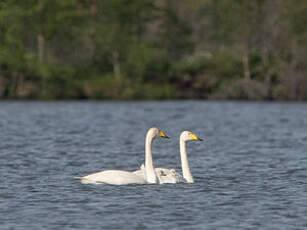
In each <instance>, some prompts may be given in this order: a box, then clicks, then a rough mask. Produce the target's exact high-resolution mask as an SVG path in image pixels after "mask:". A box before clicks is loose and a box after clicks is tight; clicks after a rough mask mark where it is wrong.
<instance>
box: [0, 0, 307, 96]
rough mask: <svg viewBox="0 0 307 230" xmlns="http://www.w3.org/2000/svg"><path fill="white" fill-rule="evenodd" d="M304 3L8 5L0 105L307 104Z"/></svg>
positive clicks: (162, 0) (2, 27)
mask: <svg viewBox="0 0 307 230" xmlns="http://www.w3.org/2000/svg"><path fill="white" fill-rule="evenodd" d="M306 25H307V1H306V0H296V1H293V0H253V1H244V0H231V1H230V0H195V1H190V0H183V1H178V0H158V1H154V0H102V1H99V0H53V1H51V0H27V1H18V0H3V1H1V2H0V98H1V99H43V100H53V99H119V100H135V99H136V100H143V99H145V100H147V99H248V100H249V99H250V100H307V26H306Z"/></svg>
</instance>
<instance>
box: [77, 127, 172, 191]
mask: <svg viewBox="0 0 307 230" xmlns="http://www.w3.org/2000/svg"><path fill="white" fill-rule="evenodd" d="M156 137H163V138H168V137H167V136H166V135H165V134H164V133H163V132H162V131H160V130H159V129H158V128H155V127H153V128H150V129H149V130H148V132H147V135H146V142H145V165H146V166H145V167H144V168H143V172H142V173H141V174H135V173H134V172H130V171H123V170H105V171H101V172H97V173H93V174H90V175H87V176H84V177H78V179H80V180H81V183H84V184H112V185H127V184H146V183H149V184H154V183H158V178H157V175H156V172H155V170H154V167H153V160H152V152H151V144H152V142H153V140H154V139H155V138H156Z"/></svg>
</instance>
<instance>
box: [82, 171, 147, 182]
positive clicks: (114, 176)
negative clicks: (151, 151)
mask: <svg viewBox="0 0 307 230" xmlns="http://www.w3.org/2000/svg"><path fill="white" fill-rule="evenodd" d="M80 179H81V182H82V183H84V184H112V185H127V184H146V180H145V178H144V177H142V176H139V175H137V174H134V173H132V172H128V171H122V170H105V171H102V172H97V173H93V174H90V175H87V176H84V177H81V178H80Z"/></svg>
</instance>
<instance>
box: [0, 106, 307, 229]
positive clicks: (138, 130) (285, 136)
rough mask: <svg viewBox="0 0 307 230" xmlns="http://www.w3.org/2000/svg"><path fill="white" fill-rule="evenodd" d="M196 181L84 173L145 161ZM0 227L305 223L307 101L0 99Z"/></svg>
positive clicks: (252, 226) (135, 165) (232, 226)
mask: <svg viewBox="0 0 307 230" xmlns="http://www.w3.org/2000/svg"><path fill="white" fill-rule="evenodd" d="M152 126H158V127H160V128H161V129H162V130H163V131H165V133H166V134H168V135H169V136H170V137H171V139H169V140H162V139H161V140H155V142H154V144H153V157H154V164H155V165H156V166H168V167H173V168H175V169H176V170H178V171H180V170H181V169H180V156H179V143H178V137H179V134H180V132H181V131H182V130H186V129H188V130H191V131H193V132H194V133H195V134H197V135H199V136H200V137H202V138H203V139H204V140H205V141H204V142H202V143H200V142H195V143H189V144H188V155H189V161H190V166H191V169H192V173H193V175H194V177H195V183H194V184H167V185H129V186H111V185H83V184H80V183H79V182H78V181H77V180H74V179H73V177H75V176H81V175H86V174H88V173H92V172H96V171H99V170H103V169H125V170H134V169H136V168H138V167H139V166H140V165H141V163H143V162H144V140H145V134H146V131H147V129H148V128H149V127H152ZM0 128H1V132H0V140H1V142H0V157H1V167H0V174H1V184H0V187H1V189H0V213H1V215H0V223H1V227H0V228H1V229H119V228H121V229H307V105H306V104H304V103H293V104H289V103H245V102H197V101H187V102H171V101H170V102H1V103H0Z"/></svg>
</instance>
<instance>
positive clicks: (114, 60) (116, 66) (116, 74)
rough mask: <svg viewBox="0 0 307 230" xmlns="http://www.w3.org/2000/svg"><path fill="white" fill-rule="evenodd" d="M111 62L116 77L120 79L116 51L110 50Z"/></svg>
mask: <svg viewBox="0 0 307 230" xmlns="http://www.w3.org/2000/svg"><path fill="white" fill-rule="evenodd" d="M112 64H113V72H114V75H115V77H116V79H120V78H121V73H120V62H119V54H118V52H117V51H113V52H112Z"/></svg>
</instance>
